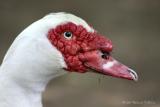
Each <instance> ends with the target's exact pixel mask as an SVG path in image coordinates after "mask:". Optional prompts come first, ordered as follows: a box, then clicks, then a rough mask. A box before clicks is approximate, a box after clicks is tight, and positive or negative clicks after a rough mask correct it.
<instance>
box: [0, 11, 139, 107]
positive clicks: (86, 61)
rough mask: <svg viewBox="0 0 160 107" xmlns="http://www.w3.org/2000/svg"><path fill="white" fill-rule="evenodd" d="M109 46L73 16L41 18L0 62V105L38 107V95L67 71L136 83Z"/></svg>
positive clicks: (107, 42) (0, 106)
mask: <svg viewBox="0 0 160 107" xmlns="http://www.w3.org/2000/svg"><path fill="white" fill-rule="evenodd" d="M112 48H113V46H112V43H111V41H110V40H109V39H107V38H105V37H103V36H102V35H100V34H99V33H97V31H95V30H94V29H93V28H92V27H90V26H89V25H88V24H87V23H86V22H85V21H84V20H83V19H81V18H79V17H77V16H74V15H72V14H69V13H52V14H49V15H47V16H45V17H44V18H42V19H40V20H38V21H36V22H34V23H33V24H31V25H30V26H29V27H27V28H26V29H25V30H24V31H23V32H22V33H20V34H19V35H18V37H17V38H16V39H15V41H14V42H13V44H12V45H11V47H10V49H9V50H8V52H7V54H6V56H5V58H4V60H3V63H2V65H1V67H0V83H2V84H0V92H3V93H2V94H1V97H0V107H11V105H12V107H22V106H23V107H42V103H41V93H42V92H43V91H44V89H45V87H46V85H47V83H48V82H49V80H51V79H53V78H54V77H57V76H59V75H62V74H65V73H67V72H71V71H75V72H83V73H84V72H86V71H88V69H94V70H95V71H96V72H97V73H101V74H105V75H110V76H114V77H120V78H125V79H129V80H137V79H138V77H137V74H136V73H135V72H134V71H133V70H131V69H130V68H128V67H127V66H125V65H123V64H120V63H119V62H118V61H116V60H115V59H114V58H112V57H111V55H110V52H111V51H112ZM17 96H18V97H17ZM20 99H22V101H20ZM4 100H5V101H4ZM3 101H4V102H3ZM17 102H18V103H17Z"/></svg>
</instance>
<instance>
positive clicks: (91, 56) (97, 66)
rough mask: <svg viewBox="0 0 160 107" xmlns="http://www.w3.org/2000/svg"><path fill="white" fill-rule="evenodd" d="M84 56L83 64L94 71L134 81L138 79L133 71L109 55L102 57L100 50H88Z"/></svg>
mask: <svg viewBox="0 0 160 107" xmlns="http://www.w3.org/2000/svg"><path fill="white" fill-rule="evenodd" d="M84 56H85V59H86V62H85V63H84V64H85V66H86V67H88V68H90V69H92V70H94V71H95V72H96V73H100V74H104V75H109V76H113V77H117V78H124V79H128V80H134V81H137V80H138V76H137V73H136V72H135V71H133V70H132V69H130V68H129V67H127V66H125V65H123V64H121V63H120V62H118V61H117V60H115V59H114V58H113V57H111V56H109V57H108V58H103V57H102V53H101V52H100V51H92V52H88V53H85V55H84Z"/></svg>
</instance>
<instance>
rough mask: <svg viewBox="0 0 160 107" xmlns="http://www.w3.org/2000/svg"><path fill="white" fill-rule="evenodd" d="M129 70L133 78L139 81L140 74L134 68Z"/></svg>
mask: <svg viewBox="0 0 160 107" xmlns="http://www.w3.org/2000/svg"><path fill="white" fill-rule="evenodd" d="M128 71H129V73H130V75H131V76H132V80H134V81H135V82H137V81H138V75H137V73H136V72H135V71H134V70H132V69H128Z"/></svg>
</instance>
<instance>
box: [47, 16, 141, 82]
mask: <svg viewBox="0 0 160 107" xmlns="http://www.w3.org/2000/svg"><path fill="white" fill-rule="evenodd" d="M57 15H58V16H57V17H59V19H65V20H63V21H61V22H60V23H59V24H57V26H55V27H54V28H51V29H50V30H49V32H48V34H47V37H48V39H49V41H50V43H51V44H52V46H53V47H56V49H58V50H59V51H60V53H61V54H62V56H63V57H64V62H65V64H66V67H64V69H65V70H67V72H80V73H85V72H87V71H89V70H92V71H94V72H96V73H100V74H103V75H109V76H113V77H118V78H125V79H128V80H135V81H137V79H138V76H137V74H136V72H135V71H133V70H132V69H130V68H128V67H127V66H125V65H123V64H121V63H120V62H118V61H117V60H115V59H114V58H113V57H112V56H111V52H112V50H113V45H112V42H111V40H109V39H108V38H106V37H105V36H103V35H101V34H99V33H98V32H97V31H96V30H94V29H93V28H92V27H91V26H89V25H88V24H87V23H86V22H85V21H84V20H83V19H81V18H79V17H77V16H74V15H71V14H63V15H62V14H57ZM53 17H54V15H53ZM53 21H54V20H53Z"/></svg>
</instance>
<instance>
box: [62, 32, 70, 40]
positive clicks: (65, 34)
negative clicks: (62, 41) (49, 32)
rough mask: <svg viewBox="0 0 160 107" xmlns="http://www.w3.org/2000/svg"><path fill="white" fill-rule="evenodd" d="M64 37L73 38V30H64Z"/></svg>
mask: <svg viewBox="0 0 160 107" xmlns="http://www.w3.org/2000/svg"><path fill="white" fill-rule="evenodd" d="M63 35H64V37H65V38H66V39H71V38H72V33H71V32H64V34H63Z"/></svg>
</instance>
